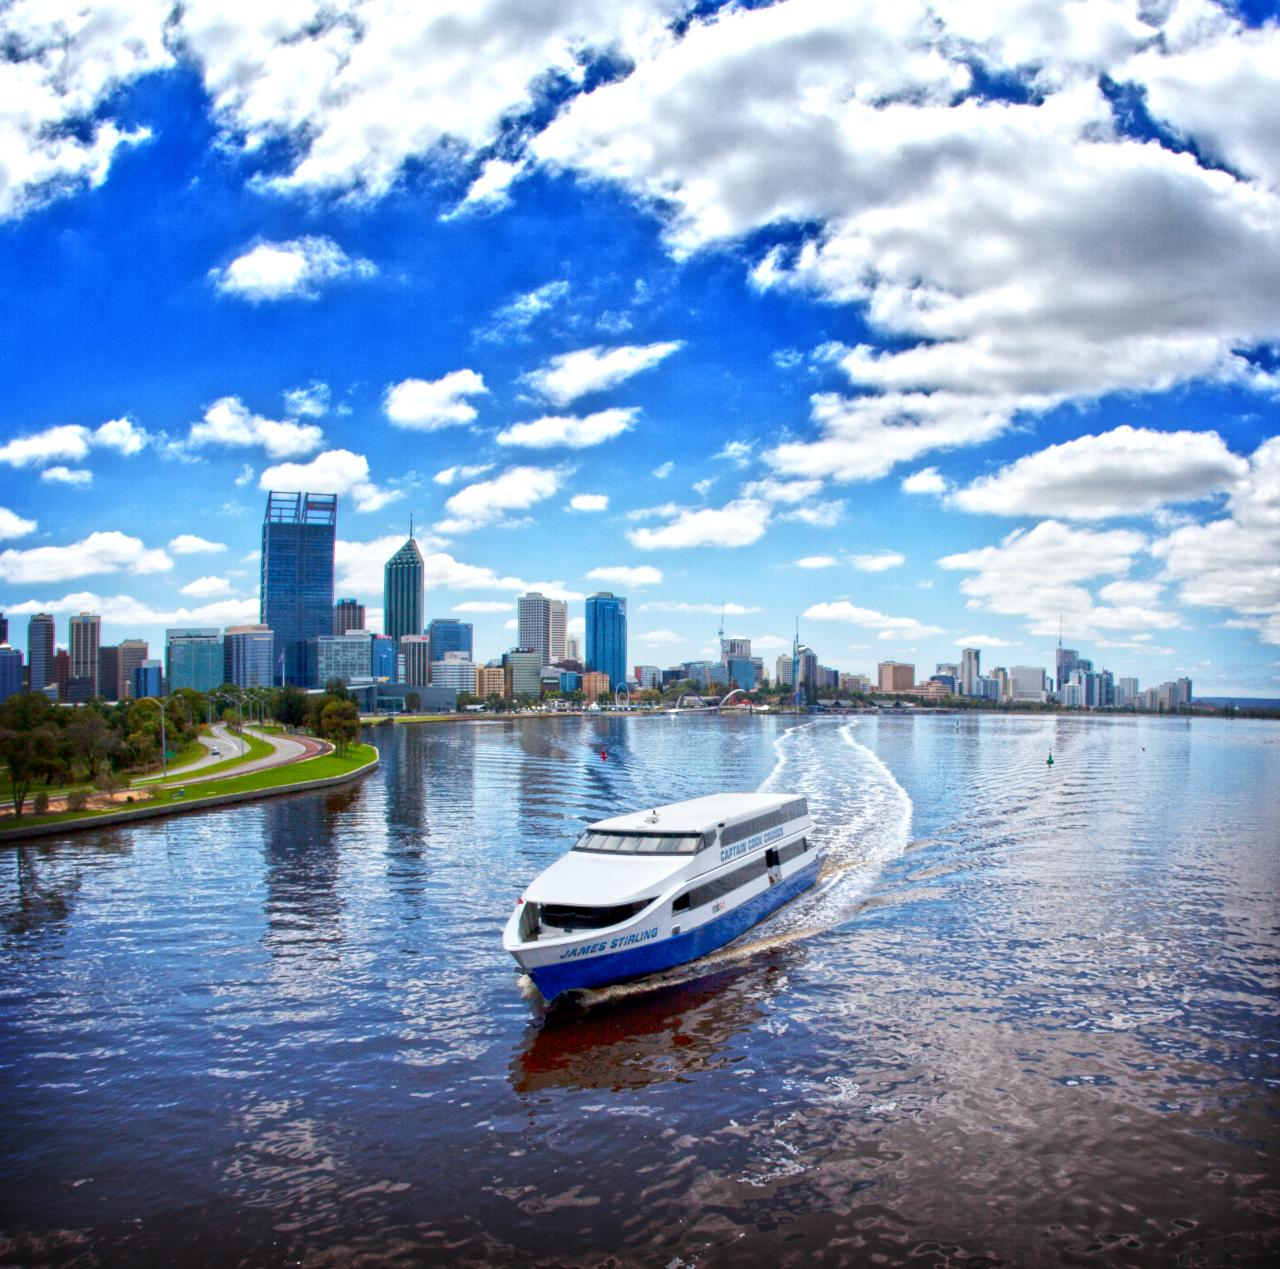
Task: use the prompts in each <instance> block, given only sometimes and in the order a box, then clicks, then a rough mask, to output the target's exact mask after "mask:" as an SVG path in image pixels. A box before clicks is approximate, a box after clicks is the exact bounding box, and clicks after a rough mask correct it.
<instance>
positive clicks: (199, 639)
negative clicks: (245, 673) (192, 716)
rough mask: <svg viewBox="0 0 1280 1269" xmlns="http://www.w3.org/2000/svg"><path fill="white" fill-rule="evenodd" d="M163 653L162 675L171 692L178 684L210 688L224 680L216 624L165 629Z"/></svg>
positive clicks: (223, 666)
mask: <svg viewBox="0 0 1280 1269" xmlns="http://www.w3.org/2000/svg"><path fill="white" fill-rule="evenodd" d="M164 657H165V671H164V677H165V681H166V683H167V684H168V687H169V691H171V692H176V691H177V690H178V688H180V687H189V688H193V689H194V690H195V691H197V692H211V691H213V689H214V688H215V687H221V686H222V684H223V683H225V682H226V681H227V680H226V677H225V676H226V665H225V661H224V657H223V651H222V634H221V632H220V631H219V630H218V628H217V626H195V627H184V628H181V629H177V630H168V631H166V632H165V647H164Z"/></svg>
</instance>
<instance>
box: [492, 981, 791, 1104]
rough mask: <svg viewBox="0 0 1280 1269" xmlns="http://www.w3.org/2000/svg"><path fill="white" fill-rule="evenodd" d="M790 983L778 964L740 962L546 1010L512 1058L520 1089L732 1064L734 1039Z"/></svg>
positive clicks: (643, 1079) (599, 1083) (665, 1076)
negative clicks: (657, 985)
mask: <svg viewBox="0 0 1280 1269" xmlns="http://www.w3.org/2000/svg"><path fill="white" fill-rule="evenodd" d="M784 982H785V973H784V971H783V969H782V968H781V966H780V965H779V964H777V963H776V962H775V963H770V964H765V965H761V964H744V965H735V966H731V967H729V968H726V969H721V970H718V971H716V972H714V973H710V974H705V975H704V976H702V977H700V978H697V979H695V980H693V981H689V982H683V983H676V984H673V985H671V986H668V987H660V988H656V989H647V990H646V989H644V988H643V987H641V988H638V989H628V988H625V987H624V988H622V989H615V991H614V992H613V993H612V994H610V993H608V992H604V993H601V992H594V993H590V995H591V996H592V997H593V998H594V999H593V1000H592V1002H591V1003H590V1004H589V1005H584V1004H582V1003H579V1002H575V1001H573V1000H572V999H570V1000H566V1001H564V1002H563V1003H562V1002H559V1001H558V1002H557V1003H556V1005H555V1007H553V1008H551V1009H543V1010H539V1015H538V1016H537V1017H535V1018H534V1019H533V1020H532V1021H530V1023H529V1026H528V1029H527V1030H526V1032H525V1037H524V1041H523V1043H522V1044H521V1046H520V1048H519V1050H517V1052H516V1054H515V1055H514V1057H513V1058H512V1062H511V1086H512V1087H513V1088H514V1089H515V1090H516V1092H517V1093H533V1092H539V1091H542V1090H545V1089H550V1088H565V1089H572V1088H609V1089H615V1090H617V1089H624V1088H626V1089H639V1088H645V1087H647V1086H648V1085H650V1084H657V1083H664V1082H668V1081H672V1080H674V1081H685V1080H690V1079H692V1078H694V1077H695V1076H696V1075H698V1074H699V1073H700V1072H704V1071H710V1070H715V1069H717V1068H719V1067H722V1066H724V1065H726V1064H727V1063H728V1062H730V1061H732V1060H733V1058H732V1057H731V1055H730V1053H729V1046H730V1042H731V1041H732V1040H733V1039H734V1038H735V1037H736V1036H739V1035H741V1034H742V1033H743V1032H745V1031H747V1030H749V1029H750V1028H752V1027H754V1026H756V1025H758V1024H759V1023H760V1022H761V1020H762V1019H763V1018H764V1017H765V1015H766V1012H767V1006H768V1004H769V1002H770V1000H772V998H773V996H774V994H775V993H776V992H777V991H778V990H779V988H780V987H781V986H782V985H783V983H784Z"/></svg>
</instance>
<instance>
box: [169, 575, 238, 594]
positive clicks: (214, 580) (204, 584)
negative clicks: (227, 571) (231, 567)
mask: <svg viewBox="0 0 1280 1269" xmlns="http://www.w3.org/2000/svg"><path fill="white" fill-rule="evenodd" d="M230 590H231V583H230V582H229V581H228V580H227V579H226V578H225V577H197V578H196V580H195V581H194V582H188V583H187V584H186V585H185V586H183V587H182V588H181V589H180V590H179V592H178V593H179V594H180V595H190V596H191V597H192V598H193V599H211V598H213V596H215V595H225V594H227V593H228V592H229V591H230Z"/></svg>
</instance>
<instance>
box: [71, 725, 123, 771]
mask: <svg viewBox="0 0 1280 1269" xmlns="http://www.w3.org/2000/svg"><path fill="white" fill-rule="evenodd" d="M65 735H66V738H67V744H68V748H69V751H70V757H71V760H72V761H73V762H79V763H82V764H83V765H84V768H85V773H86V775H87V777H88V779H89V780H90V782H92V781H95V780H97V778H98V770H99V768H100V767H101V766H103V765H104V764H105V763H106V762H107V760H108V759H109V758H110V757H111V755H112V754H113V753H114V752H115V751H116V749H118V748H119V746H120V741H119V738H118V737H117V736H116V734H115V732H113V731H112V730H111V728H110V727H109V726H108V725H107V722H106V720H105V719H104V718H103V717H102V716H101V715H100V714H96V713H94V711H93V710H92V709H82V710H78V711H77V712H76V716H75V718H73V719H72V720H71V722H69V723H68V724H67V726H66V728H65Z"/></svg>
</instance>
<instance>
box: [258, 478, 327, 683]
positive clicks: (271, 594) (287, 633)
mask: <svg viewBox="0 0 1280 1269" xmlns="http://www.w3.org/2000/svg"><path fill="white" fill-rule="evenodd" d="M337 531H338V495H337V494H313V493H268V494H267V513H266V517H265V519H264V520H263V522H262V590H261V600H260V608H259V615H258V620H259V622H260V623H261V624H262V625H264V626H266V627H268V629H270V630H271V631H272V632H273V634H274V636H275V642H274V656H273V658H272V660H273V663H274V678H275V682H277V683H279V682H280V680H281V678H282V677H283V679H284V681H285V682H286V683H291V684H294V685H296V686H298V687H305V686H306V684H307V678H308V675H307V640H308V639H314V638H315V637H316V636H317V635H327V634H329V632H330V631H331V630H332V629H333V553H334V543H335V540H336V538H337Z"/></svg>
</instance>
